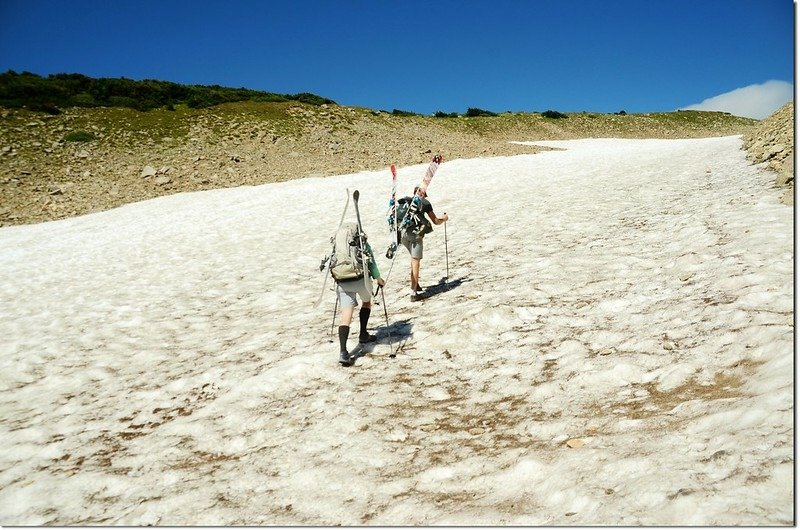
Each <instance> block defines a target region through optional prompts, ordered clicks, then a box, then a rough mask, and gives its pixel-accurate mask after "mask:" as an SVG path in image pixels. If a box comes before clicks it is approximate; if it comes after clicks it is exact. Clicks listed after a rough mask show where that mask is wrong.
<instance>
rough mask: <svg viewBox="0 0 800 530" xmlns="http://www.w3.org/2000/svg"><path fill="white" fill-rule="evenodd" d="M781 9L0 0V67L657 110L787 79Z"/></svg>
mask: <svg viewBox="0 0 800 530" xmlns="http://www.w3.org/2000/svg"><path fill="white" fill-rule="evenodd" d="M794 22H795V21H794V4H793V2H792V0H427V1H417V0H394V1H389V0H329V1H322V0H298V1H293V0H280V1H277V0H260V1H256V0H228V1H215V0H0V71H3V72H4V71H7V70H15V71H17V72H22V71H29V72H33V73H36V74H39V75H43V76H46V75H49V74H54V73H81V74H85V75H88V76H91V77H127V78H130V79H159V80H166V81H173V82H177V83H185V84H200V85H222V86H230V87H246V88H252V89H256V90H265V91H269V92H279V93H292V94H294V93H298V92H312V93H315V94H318V95H320V96H324V97H328V98H331V99H333V100H335V101H336V102H337V103H340V104H343V105H352V106H363V107H370V108H373V109H383V110H392V109H401V110H409V111H415V112H419V113H424V114H430V113H433V112H435V111H438V110H441V111H445V112H459V113H463V112H465V111H466V109H467V108H468V107H479V108H482V109H486V110H492V111H496V112H502V111H507V110H511V111H544V110H548V109H552V110H558V111H561V112H581V111H590V112H616V111H619V110H625V111H627V112H629V113H630V112H656V111H672V110H675V109H678V108H682V107H685V106H689V105H692V104H698V103H700V102H702V101H703V100H706V99H707V98H712V97H714V96H718V95H720V94H724V93H727V92H730V91H733V90H737V89H740V88H743V87H747V86H750V85H754V84H760V83H765V82H766V81H770V80H778V81H782V82H784V83H793V80H794V52H795V45H794Z"/></svg>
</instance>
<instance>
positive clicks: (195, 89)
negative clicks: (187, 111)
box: [0, 71, 336, 114]
mask: <svg viewBox="0 0 800 530" xmlns="http://www.w3.org/2000/svg"><path fill="white" fill-rule="evenodd" d="M238 101H256V102H282V101H300V102H303V103H309V104H311V105H322V104H325V103H327V104H336V102H334V101H333V100H330V99H326V98H323V97H320V96H317V95H315V94H310V93H307V92H304V93H300V94H293V95H292V94H275V93H272V92H261V91H257V90H250V89H246V88H227V87H221V86H218V85H214V86H202V85H180V84H178V83H171V82H169V81H155V80H149V79H148V80H144V81H134V80H132V79H126V78H124V77H123V78H118V79H117V78H91V77H87V76H85V75H81V74H55V75H51V76H48V77H41V76H39V75H36V74H32V73H30V72H23V73H21V74H18V73H16V72H14V71H8V72H6V73H4V74H0V106H3V107H7V108H23V107H25V108H28V109H30V110H34V111H40V112H47V113H50V114H58V113H60V111H61V109H63V108H67V107H127V108H132V109H136V110H140V111H146V110H151V109H156V108H162V107H163V108H166V109H167V110H174V108H175V106H178V105H186V106H188V107H190V108H196V109H198V108H206V107H212V106H215V105H219V104H222V103H233V102H238Z"/></svg>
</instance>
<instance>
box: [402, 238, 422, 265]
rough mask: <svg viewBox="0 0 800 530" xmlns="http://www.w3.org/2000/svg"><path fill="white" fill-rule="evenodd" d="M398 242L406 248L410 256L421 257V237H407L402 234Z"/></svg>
mask: <svg viewBox="0 0 800 530" xmlns="http://www.w3.org/2000/svg"><path fill="white" fill-rule="evenodd" d="M400 243H402V244H403V246H404V247H406V250H408V253H409V254H411V257H412V258H417V259H422V238H419V239H417V238H415V237H414V236H412V237H411V238H409V237H408V236H405V235H404V236H403V238H402V239H401V240H400Z"/></svg>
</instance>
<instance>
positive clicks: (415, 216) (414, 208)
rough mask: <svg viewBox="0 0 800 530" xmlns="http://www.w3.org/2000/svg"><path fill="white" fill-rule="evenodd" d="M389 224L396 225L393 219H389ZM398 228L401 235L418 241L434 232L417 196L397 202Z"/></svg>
mask: <svg viewBox="0 0 800 530" xmlns="http://www.w3.org/2000/svg"><path fill="white" fill-rule="evenodd" d="M389 223H390V224H393V223H394V219H392V217H389ZM397 226H398V230H399V231H400V232H401V233H405V234H408V235H409V236H414V237H416V238H417V239H422V238H423V237H425V234H429V233H431V232H433V226H431V222H430V221H428V220H427V219H426V218H425V215H424V214H423V213H422V202H421V199H420V198H419V197H417V196H414V197H413V198H412V197H403V198H402V199H399V200H398V201H397Z"/></svg>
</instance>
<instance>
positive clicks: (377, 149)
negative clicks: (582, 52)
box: [0, 102, 785, 226]
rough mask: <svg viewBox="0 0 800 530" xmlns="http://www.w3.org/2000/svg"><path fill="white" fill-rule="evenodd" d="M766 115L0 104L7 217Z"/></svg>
mask: <svg viewBox="0 0 800 530" xmlns="http://www.w3.org/2000/svg"><path fill="white" fill-rule="evenodd" d="M766 122H767V121H765V122H764V123H766ZM759 124H760V122H758V121H755V120H750V119H745V118H738V117H735V116H731V115H729V114H725V113H713V112H686V111H682V112H672V113H658V114H637V115H610V114H594V113H578V114H568V115H567V117H566V118H562V119H553V118H546V117H544V116H542V115H541V114H538V113H525V114H521V113H520V114H517V113H506V114H502V115H499V116H494V117H470V118H467V117H457V118H433V117H425V116H395V115H392V114H388V113H384V112H375V111H372V110H369V109H363V108H353V107H342V106H337V105H327V106H326V105H322V106H314V105H308V104H305V103H300V102H281V103H251V102H247V103H232V104H225V105H219V106H217V107H213V108H209V109H188V108H178V109H177V110H174V111H167V110H153V111H148V112H138V111H134V110H130V109H119V108H94V109H70V110H68V111H66V112H65V113H63V114H60V115H56V116H51V115H48V114H44V113H34V112H30V111H26V110H10V109H6V110H3V111H2V113H1V114H0V162H1V163H0V226H5V225H15V224H25V223H36V222H43V221H49V220H54V219H61V218H65V217H71V216H76V215H82V214H86V213H89V212H94V211H100V210H106V209H109V208H113V207H116V206H120V205H122V204H126V203H130V202H134V201H141V200H145V199H150V198H154V197H158V196H161V195H167V194H172V193H180V192H189V191H197V190H206V189H214V188H224V187H231V186H242V185H258V184H263V183H266V182H276V181H283V180H289V179H295V178H301V177H306V176H324V175H331V174H343V173H350V172H358V171H362V170H378V169H381V168H386V167H388V166H389V164H391V163H395V164H398V165H400V166H404V165H409V164H417V163H423V162H426V161H427V160H429V158H430V156H431V153H432V152H440V153H442V154H443V155H444V156H445V159H447V160H453V159H458V158H476V157H486V156H498V155H513V154H520V153H531V152H535V151H536V150H537V148H533V147H526V146H520V145H515V144H509V143H508V142H509V141H511V140H547V139H569V138H587V137H617V138H696V137H707V136H723V135H734V134H743V135H749V134H751V133H754V132H755V131H757V130H760V127H759ZM762 125H763V124H762ZM778 126H780V127H784V126H785V123H784V122H783V121H781V122H780V124H778ZM538 149H541V148H538ZM781 153H783V151H781Z"/></svg>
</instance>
